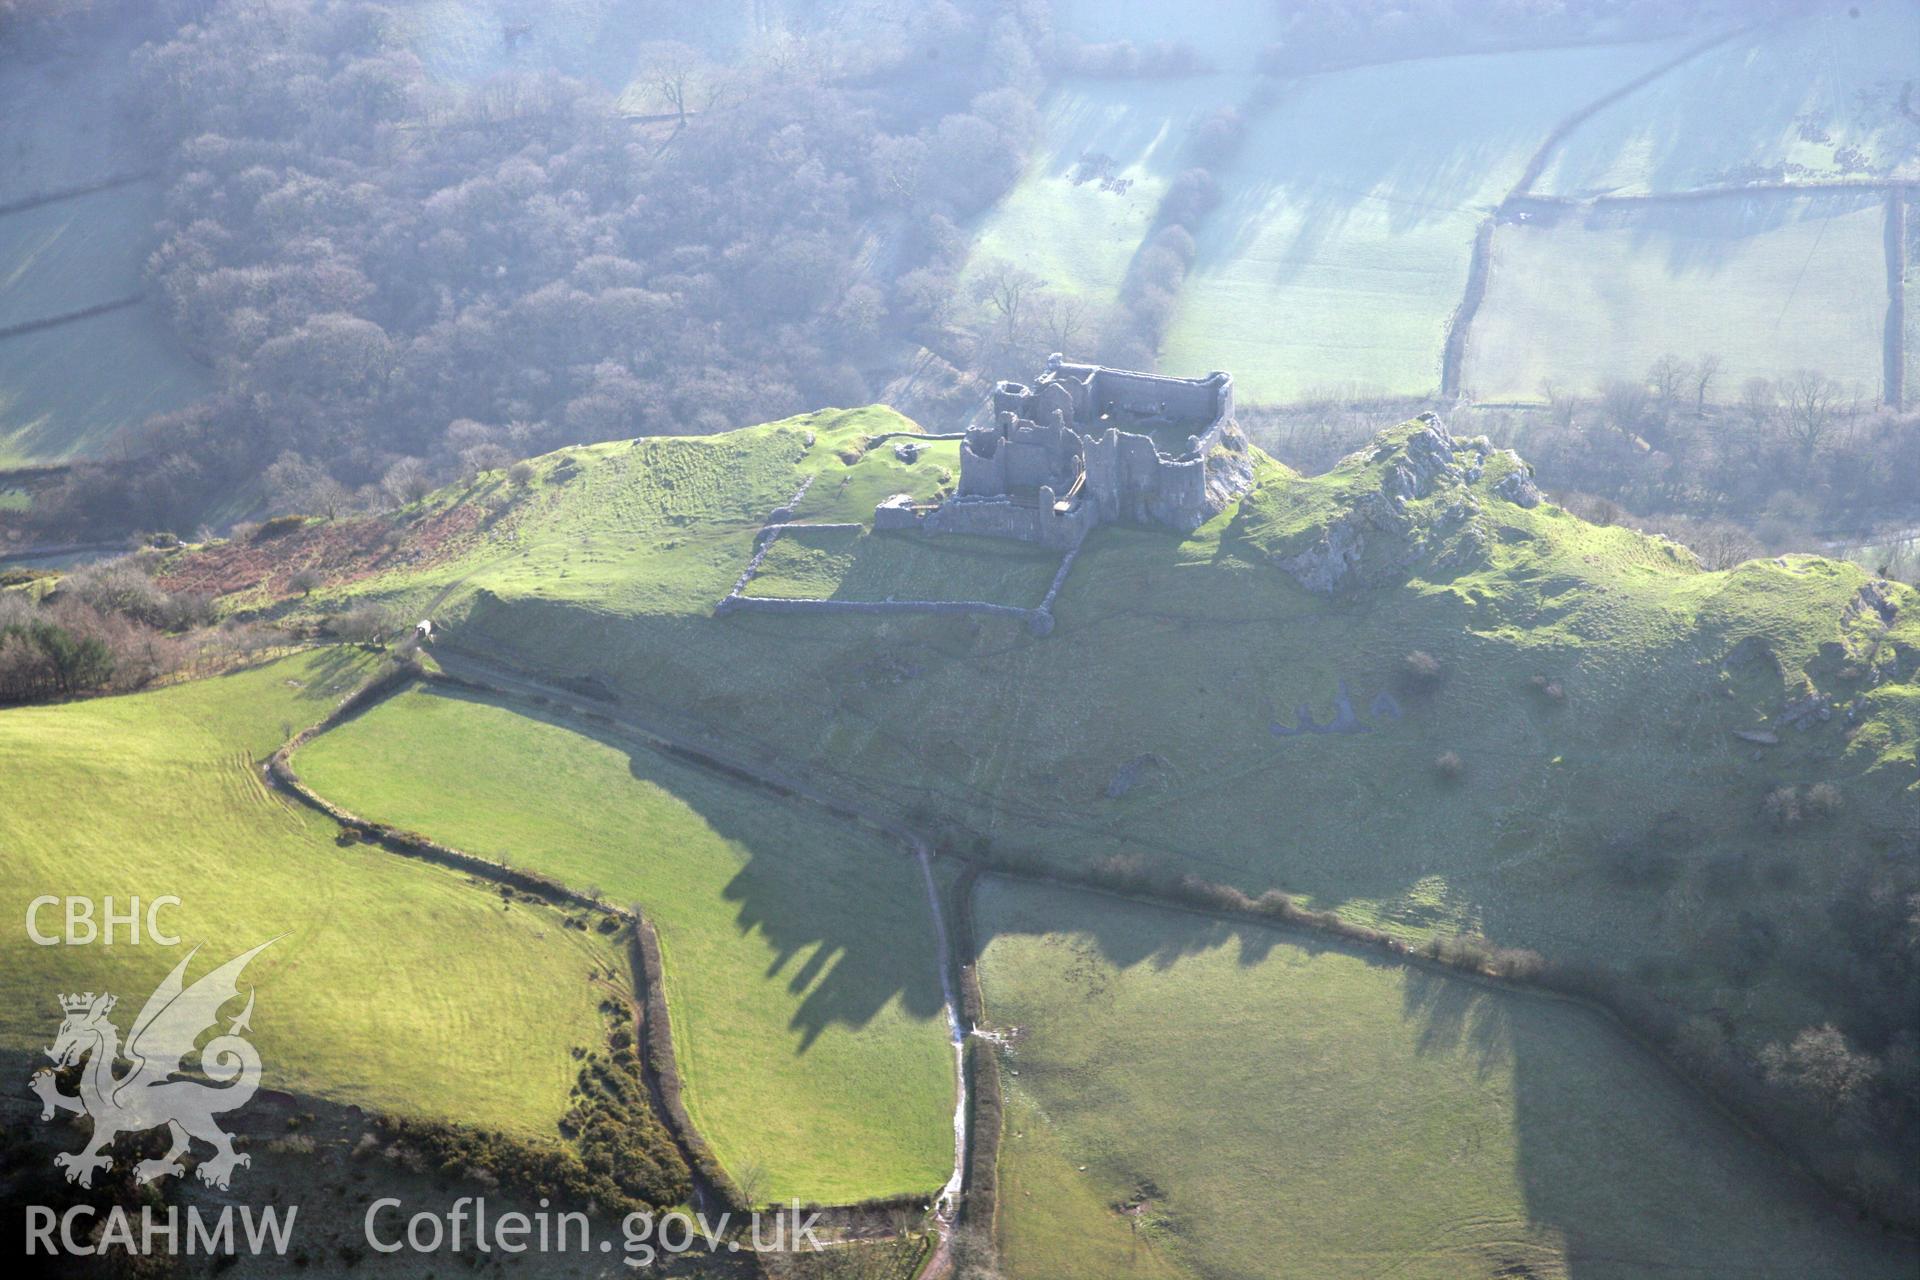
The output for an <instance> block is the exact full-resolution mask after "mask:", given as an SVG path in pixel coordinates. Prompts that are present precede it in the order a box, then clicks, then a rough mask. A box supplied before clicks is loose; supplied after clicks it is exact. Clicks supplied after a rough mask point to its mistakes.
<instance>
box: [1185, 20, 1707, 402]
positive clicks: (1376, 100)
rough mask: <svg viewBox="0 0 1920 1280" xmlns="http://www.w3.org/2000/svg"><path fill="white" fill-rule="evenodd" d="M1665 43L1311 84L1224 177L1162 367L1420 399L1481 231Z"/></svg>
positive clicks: (1247, 390) (1389, 70)
mask: <svg viewBox="0 0 1920 1280" xmlns="http://www.w3.org/2000/svg"><path fill="white" fill-rule="evenodd" d="M1677 48H1678V46H1677V45H1675V44H1672V43H1670V42H1663V43H1658V44H1646V45H1626V46H1608V47H1601V48H1588V49H1560V50H1547V51H1538V52H1529V53H1525V54H1487V55H1473V56H1465V57H1453V58H1438V59H1430V60H1421V61H1412V62H1396V63H1389V64H1386V65H1382V66H1374V67H1359V68H1355V69H1352V70H1347V71H1337V72H1329V73H1326V74H1322V75H1315V76H1309V77H1306V78H1304V79H1302V80H1300V81H1298V82H1296V83H1294V84H1292V85H1291V86H1289V87H1288V89H1287V90H1286V92H1285V94H1284V96H1282V97H1281V99H1280V101H1279V103H1278V105H1276V106H1274V107H1272V108H1271V109H1269V110H1267V111H1265V112H1262V113H1260V114H1258V115H1256V116H1255V117H1254V118H1253V121H1252V124H1251V126H1250V129H1249V131H1248V136H1247V139H1246V141H1245V143H1244V144H1243V145H1242V146H1241V148H1240V149H1239V150H1238V151H1237V152H1236V153H1235V155H1234V157H1233V159H1232V160H1231V161H1229V162H1228V163H1227V164H1226V165H1225V166H1223V167H1222V168H1221V169H1220V170H1219V171H1218V172H1217V174H1216V177H1217V178H1218V180H1219V183H1220V189H1221V194H1222V197H1223V201H1222V204H1221V206H1220V208H1219V209H1217V210H1216V211H1215V212H1214V213H1213V214H1211V215H1210V216H1209V217H1208V219H1207V220H1206V222H1205V223H1204V224H1203V226H1202V227H1201V229H1200V232H1199V236H1198V240H1199V256H1198V259H1197V261H1196V262H1195V265H1194V268H1193V270H1192V271H1191V272H1190V273H1189V275H1188V277H1187V282H1186V285H1185V287H1184V289H1183V290H1182V291H1181V295H1180V302H1179V308H1178V310H1177V312H1176V314H1175V317H1174V320H1173V323H1172V325H1171V327H1170V328H1169V330H1168V333H1167V338H1166V343H1165V346H1164V350H1163V352H1162V357H1163V362H1164V363H1165V364H1166V365H1167V366H1168V367H1169V368H1174V369H1181V370H1192V369H1215V368H1226V369H1231V370H1233V371H1234V375H1235V379H1236V383H1237V385H1238V387H1239V390H1240V395H1241V397H1242V399H1244V400H1248V401H1282V400H1293V399H1298V398H1300V397H1301V396H1302V395H1303V394H1305V393H1307V392H1309V391H1312V390H1315V389H1338V390H1359V391H1364V392H1384V393H1390V394H1397V395H1423V394H1427V393H1430V392H1432V391H1434V390H1435V389H1437V388H1438V387H1439V385H1440V357H1441V349H1442V347H1443V345H1444V343H1445V339H1446V325H1447V319H1448V317H1449V316H1450V315H1451V314H1452V313H1453V310H1454V308H1455V307H1456V306H1457V305H1459V302H1460V298H1461V294H1462V291H1463V290H1464V289H1465V287H1466V282H1467V269H1468V264H1469V262H1470V260H1471V258H1472V251H1473V240H1474V233H1475V230H1476V228H1477V227H1478V225H1479V223H1480V220H1481V218H1482V217H1484V215H1485V214H1486V212H1487V211H1488V210H1489V209H1491V208H1492V207H1493V206H1494V205H1495V204H1497V203H1498V202H1499V201H1500V200H1501V199H1502V198H1504V197H1505V196H1506V194H1507V192H1508V191H1509V190H1510V189H1511V187H1512V186H1513V184H1514V182H1515V181H1516V180H1517V179H1518V178H1519V177H1520V174H1521V172H1522V171H1523V170H1524V169H1525V167H1526V164H1527V161H1528V160H1529V159H1530V158H1531V156H1532V154H1533V152H1534V151H1535V150H1536V149H1537V148H1538V147H1539V146H1540V145H1541V143H1543V142H1544V141H1545V140H1546V138H1547V136H1548V134H1549V132H1550V131H1551V130H1552V129H1553V127H1554V126H1555V125H1556V124H1557V123H1559V121H1560V120H1561V119H1562V118H1563V117H1564V116H1565V115H1567V114H1568V113H1569V112H1571V111H1572V110H1574V109H1575V108H1576V107H1579V106H1581V105H1583V104H1585V103H1587V102H1589V101H1591V100H1593V99H1595V98H1598V97H1600V96H1601V95H1602V94H1604V93H1606V92H1608V91H1609V90H1611V89H1612V88H1614V87H1615V86H1616V85H1619V84H1621V83H1624V82H1625V81H1627V80H1630V79H1631V78H1633V77H1634V76H1635V75H1638V74H1640V73H1641V72H1643V71H1645V70H1647V69H1648V68H1650V67H1652V66H1654V65H1655V64H1657V63H1658V62H1660V61H1661V60H1662V59H1664V58H1667V57H1671V56H1672V55H1673V53H1674V52H1675V51H1676V50H1677Z"/></svg>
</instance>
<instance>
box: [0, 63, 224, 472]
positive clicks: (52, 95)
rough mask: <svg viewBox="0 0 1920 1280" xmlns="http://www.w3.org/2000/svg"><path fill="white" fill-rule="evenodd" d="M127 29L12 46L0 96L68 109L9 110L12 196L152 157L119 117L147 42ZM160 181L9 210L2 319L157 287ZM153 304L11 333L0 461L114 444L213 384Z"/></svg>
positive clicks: (4, 181) (53, 189) (3, 346)
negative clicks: (28, 47)
mask: <svg viewBox="0 0 1920 1280" xmlns="http://www.w3.org/2000/svg"><path fill="white" fill-rule="evenodd" d="M141 38H142V37H141V34H140V32H139V31H138V30H137V29H135V28H134V27H129V28H128V29H127V30H126V31H125V32H124V33H123V34H122V35H120V36H118V37H116V38H114V39H111V40H109V41H106V42H104V43H100V44H97V45H93V46H90V47H89V48H88V49H87V50H85V52H84V53H83V52H80V51H73V52H69V53H63V54H61V55H59V56H57V57H51V58H47V59H45V60H42V61H23V60H18V59H15V58H10V57H7V56H6V55H4V54H0V99H4V100H7V101H13V102H19V103H23V104H35V103H38V104H48V103H57V104H58V108H59V109H58V110H52V109H49V110H22V111H17V112H13V113H10V114H8V115H5V116H0V205H5V204H9V203H12V202H15V201H21V200H30V199H34V198H37V197H41V196H46V195H49V194H53V193H58V192H62V191H71V190H74V189H76V188H82V187H85V186H88V185H90V184H93V183H98V182H101V181H104V180H108V179H114V178H119V177H122V176H125V175H129V174H132V173H135V172H138V171H139V170H141V169H144V168H146V167H147V166H149V165H150V164H152V162H153V157H152V156H151V155H148V154H143V153H142V151H141V148H140V143H139V139H138V138H137V136H133V135H132V134H131V132H130V131H129V129H128V127H127V125H126V124H125V123H124V121H123V120H122V119H121V117H120V115H119V114H118V104H119V102H120V98H121V96H122V94H123V92H124V89H125V85H126V83H127V81H128V78H129V77H130V76H131V74H132V72H131V69H130V67H129V60H130V58H131V56H132V50H133V48H134V47H135V46H136V45H137V44H138V43H139V41H140V39H141ZM160 194H161V193H160V188H159V185H158V183H157V182H155V181H140V182H131V183H126V184H123V185H118V186H113V187H110V188H108V189H106V190H102V191H95V192H91V193H89V194H85V195H76V196H72V197H71V198H67V199H59V200H54V201H52V202H50V203H44V204H36V205H34V206H32V207H30V208H25V209H20V210H16V211H15V212H13V213H8V214H0V328H6V327H8V326H13V325H19V324H23V323H30V322H32V321H35V320H42V319H48V318H51V317H54V316H59V315H64V314H67V313H70V312H74V311H80V310H83V309H85V308H87V307H91V306H96V305H99V304H101V303H105V302H111V301H115V300H118V299H121V298H128V297H132V296H133V295H135V294H139V293H142V292H143V291H144V290H145V287H146V286H145V282H144V280H143V278H142V272H143V269H144V267H145V263H146V259H147V255H148V254H149V253H151V252H152V251H153V249H154V248H155V246H156V241H155V236H154V223H155V221H156V219H157V218H158V217H159V215H160ZM212 385H213V379H212V377H211V375H210V373H209V372H208V371H207V370H205V369H203V368H201V367H200V366H199V365H196V364H194V363H193V362H192V360H191V359H189V357H188V356H187V354H186V352H185V351H184V350H183V349H182V348H181V346H180V344H179V343H178V342H177V341H176V340H175V339H174V338H173V336H172V335H171V334H170V333H169V332H168V330H167V325H166V320H165V317H164V316H163V315H162V314H161V312H160V310H159V308H158V307H157V306H156V305H155V304H153V303H151V302H147V303H142V304H139V305H137V306H133V307H130V308H127V309H124V310H120V311H114V312H110V313H107V314H105V315H99V316H94V317H92V318H89V319H86V320H79V321H75V322H72V323H68V324H63V325H60V326H58V327H56V328H51V329H44V330H40V331H37V332H33V333H27V334H22V335H19V336H16V337H11V338H0V467H9V466H25V465H35V464H42V463H50V462H65V461H69V460H72V459H74V458H82V457H95V456H100V455H102V454H105V453H108V452H110V451H111V449H112V444H113V441H114V440H115V438H116V437H117V436H119V435H120V434H121V433H122V432H123V431H125V430H127V429H128V428H129V427H133V426H137V425H138V424H139V423H140V422H141V421H143V420H144V419H145V418H147V417H148V416H150V415H152V414H156V413H165V412H168V411H170V410H174V409H178V408H181V407H182V406H184V405H186V404H187V403H189V402H191V401H192V400H194V399H196V398H198V397H199V396H202V395H204V394H206V393H207V391H209V390H210V389H211V388H212Z"/></svg>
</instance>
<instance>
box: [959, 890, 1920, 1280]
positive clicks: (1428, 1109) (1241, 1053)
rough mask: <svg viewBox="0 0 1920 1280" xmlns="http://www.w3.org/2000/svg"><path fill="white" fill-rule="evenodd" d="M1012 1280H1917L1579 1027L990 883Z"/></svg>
mask: <svg viewBox="0 0 1920 1280" xmlns="http://www.w3.org/2000/svg"><path fill="white" fill-rule="evenodd" d="M978 919H979V925H980V928H981V931H982V936H983V938H986V939H990V942H989V943H988V945H987V947H986V950H985V955H984V957H983V959H982V961H981V966H980V973H981V979H982V983H983V985H984V988H985V992H986V998H987V1007H988V1010H989V1014H990V1017H991V1020H992V1022H993V1024H994V1025H995V1026H996V1027H1000V1028H1012V1027H1017V1028H1019V1031H1018V1034H1017V1036H1016V1039H1015V1042H1014V1045H1013V1047H1012V1048H1011V1049H1010V1050H1008V1051H1007V1052H1006V1053H1005V1056H1004V1062H1005V1064H1006V1067H1007V1068H1008V1069H1009V1071H1010V1072H1011V1073H1013V1074H1007V1073H1006V1072H1003V1078H1005V1079H1006V1081H1007V1083H1008V1085H1009V1087H1010V1105H1009V1107H1008V1113H1007V1115H1008V1118H1007V1128H1006V1137H1005V1140H1004V1145H1003V1147H1002V1157H1001V1159H1002V1169H1003V1173H1002V1184H1001V1185H1002V1196H1001V1205H1002V1208H1001V1215H1002V1216H1001V1230H1002V1243H1003V1245H1004V1247H1005V1249H1006V1254H1007V1263H1008V1267H1009V1270H1010V1272H1011V1273H1012V1274H1015V1275H1020V1276H1042V1275H1044V1276H1047V1277H1050V1278H1053V1280H1071V1278H1073V1277H1079V1276H1085V1277H1089V1280H1092V1278H1095V1277H1099V1278H1102V1280H1104V1278H1105V1277H1111V1276H1116V1275H1142V1276H1155V1277H1164V1276H1178V1277H1205V1278H1207V1280H1215V1278H1224V1277H1252V1276H1271V1275H1289V1276H1292V1275H1300V1276H1313V1277H1316V1280H1338V1278H1339V1277H1346V1276H1355V1277H1358V1276H1378V1275H1381V1274H1385V1273H1386V1272H1388V1271H1390V1272H1391V1274H1393V1275H1394V1276H1396V1277H1402V1276H1404V1277H1409V1278H1417V1277H1432V1278H1433V1280H1457V1278H1458V1277H1462V1276H1481V1275H1488V1276H1493V1275H1508V1276H1511V1275H1528V1276H1538V1277H1574V1278H1578V1280H1601V1278H1605V1280H1615V1278H1620V1280H1624V1278H1626V1277H1638V1276H1646V1275H1650V1274H1660V1275H1680V1276H1735V1275H1737V1276H1745V1277H1767V1276H1771V1277H1781V1278H1782V1280H1785V1278H1786V1277H1801V1276H1810V1275H1846V1276H1853V1277H1871V1276H1886V1277H1893V1276H1908V1275H1911V1274H1912V1273H1913V1268H1914V1267H1915V1265H1916V1261H1920V1257H1917V1255H1916V1254H1915V1252H1914V1250H1913V1248H1912V1246H1911V1245H1910V1244H1909V1245H1902V1244H1899V1243H1896V1242H1893V1241H1890V1240H1888V1239H1887V1238H1886V1237H1883V1236H1880V1235H1878V1234H1875V1233H1869V1232H1864V1231H1861V1230H1859V1229H1857V1228H1855V1227H1854V1226H1853V1224H1852V1222H1851V1221H1850V1220H1849V1219H1848V1218H1846V1217H1845V1216H1843V1215H1842V1214H1841V1213H1840V1211H1838V1210H1837V1209H1836V1208H1834V1207H1833V1206H1832V1205H1831V1204H1829V1203H1828V1202H1826V1201H1824V1200H1822V1199H1820V1198H1818V1197H1816V1196H1814V1195H1812V1194H1810V1193H1809V1191H1808V1188H1807V1185H1806V1184H1805V1183H1803V1182H1801V1181H1800V1180H1799V1179H1798V1178H1796V1177H1795V1176H1793V1175H1791V1174H1790V1173H1789V1172H1788V1171H1787V1170H1786V1169H1785V1168H1784V1167H1783V1166H1780V1165H1779V1164H1778V1163H1777V1162H1776V1160H1775V1158H1774V1157H1773V1156H1772V1154H1771V1153H1770V1152H1769V1151H1767V1150H1766V1149H1765V1148H1763V1147H1761V1146H1760V1145H1759V1144H1757V1143H1756V1142H1754V1141H1752V1140H1750V1139H1749V1138H1748V1137H1747V1136H1746V1135H1745V1134H1744V1133H1742V1132H1740V1131H1738V1130H1735V1129H1733V1128H1732V1127H1731V1126H1730V1125H1729V1124H1727V1123H1726V1122H1725V1121H1723V1120H1722V1118H1721V1117H1720V1116H1719V1115H1718V1114H1717V1113H1715V1112H1713V1111H1712V1110H1710V1109H1709V1108H1706V1107H1704V1106H1702V1105H1701V1102H1700V1100H1699V1098H1698V1096H1697V1095H1694V1094H1692V1093H1690V1092H1688V1091H1685V1090H1683V1089H1681V1088H1680V1087H1678V1086H1677V1085H1676V1084H1675V1083H1674V1081H1673V1080H1672V1079H1671V1078H1670V1077H1668V1076H1667V1075H1666V1074H1665V1073H1664V1072H1663V1071H1662V1070H1661V1069H1659V1068H1658V1067H1657V1066H1656V1065H1655V1064H1654V1063H1653V1062H1652V1060H1650V1059H1649V1058H1647V1057H1646V1056H1645V1055H1644V1054H1643V1053H1642V1052H1641V1051H1640V1050H1638V1049H1637V1048H1636V1047H1634V1046H1633V1045H1632V1043H1631V1042H1629V1041H1627V1040H1626V1039H1625V1038H1624V1037H1622V1036H1621V1035H1620V1034H1619V1033H1618V1032H1617V1031H1616V1030H1614V1029H1613V1027H1612V1026H1611V1025H1610V1024H1607V1023H1604V1022H1602V1021H1600V1020H1599V1019H1597V1018H1596V1017H1594V1016H1592V1015H1590V1014H1588V1013H1586V1012H1585V1011H1583V1010H1581V1009H1579V1008H1578V1007H1576V1006H1572V1005H1569V1004H1566V1003H1563V1002H1560V1001H1555V1000H1551V999H1546V998H1541V997H1535V996H1528V995H1517V994H1513V993H1510V992H1506V991H1502V990H1497V989H1494V988H1490V987H1485V986H1482V985H1479V984H1476V983H1470V982H1466V981H1463V980H1461V979H1457V978H1450V977H1442V976H1438V975H1436V974H1433V973H1430V972H1426V971H1423V970H1419V969H1411V968H1407V967H1404V966H1401V965H1397V964H1390V963H1383V962H1382V961H1381V960H1379V959H1378V957H1377V956H1369V957H1362V956H1359V955H1355V954H1352V953H1349V952H1347V951H1344V950H1342V949H1339V948H1332V947H1325V946H1322V945H1318V944H1316V943H1313V942H1311V941H1308V940H1307V939H1305V938H1304V937H1303V936H1301V935H1297V934H1282V933H1276V932H1272V931H1268V930H1265V929H1262V928H1259V927H1256V926H1249V927H1246V928H1243V929H1235V928H1231V927H1228V926H1225V925H1221V924H1217V923H1213V922H1209V921H1206V920H1203V919H1200V918H1197V917H1194V916H1190V915H1185V914H1182V913H1177V912H1171V911H1163V910H1159V909H1156V908H1151V907H1142V906H1135V905H1131V904H1127V903H1122V902H1118V901H1115V900H1112V899H1105V898H1099V897H1093V896H1090V895H1084V894H1076V893H1073V892H1069V891H1060V890H1048V889H1040V888H1032V887H1027V886H1018V885H1011V884H1009V883H1007V882H1004V881H994V880H988V881H986V882H985V883H984V884H983V885H982V887H981V890H980V897H979V903H978Z"/></svg>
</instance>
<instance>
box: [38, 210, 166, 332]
mask: <svg viewBox="0 0 1920 1280" xmlns="http://www.w3.org/2000/svg"><path fill="white" fill-rule="evenodd" d="M159 205H160V201H159V190H158V187H157V185H156V184H154V183H144V182H143V183H131V184H129V185H127V186H123V187H114V188H111V189H109V190H106V191H96V192H94V193H92V194H91V195H84V196H75V197H73V198H72V199H70V200H56V201H54V202H53V203H51V204H43V205H38V206H36V207H34V208H32V209H23V210H21V211H20V212H18V213H10V214H7V215H5V216H0V328H7V327H9V326H12V325H18V324H25V323H29V322H31V321H34V320H39V319H42V318H44V317H46V316H50V315H58V314H61V313H63V312H68V311H78V310H80V309H81V308H83V307H90V306H95V305H97V304H99V303H104V302H112V301H114V300H116V299H119V298H124V297H128V296H129V295H131V294H134V293H138V292H139V291H140V288H141V284H140V272H141V268H142V266H143V265H144V264H145V262H146V257H147V254H148V252H149V251H150V250H151V249H152V247H153V246H152V243H151V242H152V240H153V224H154V219H155V217H156V216H157V214H158V212H159Z"/></svg>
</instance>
